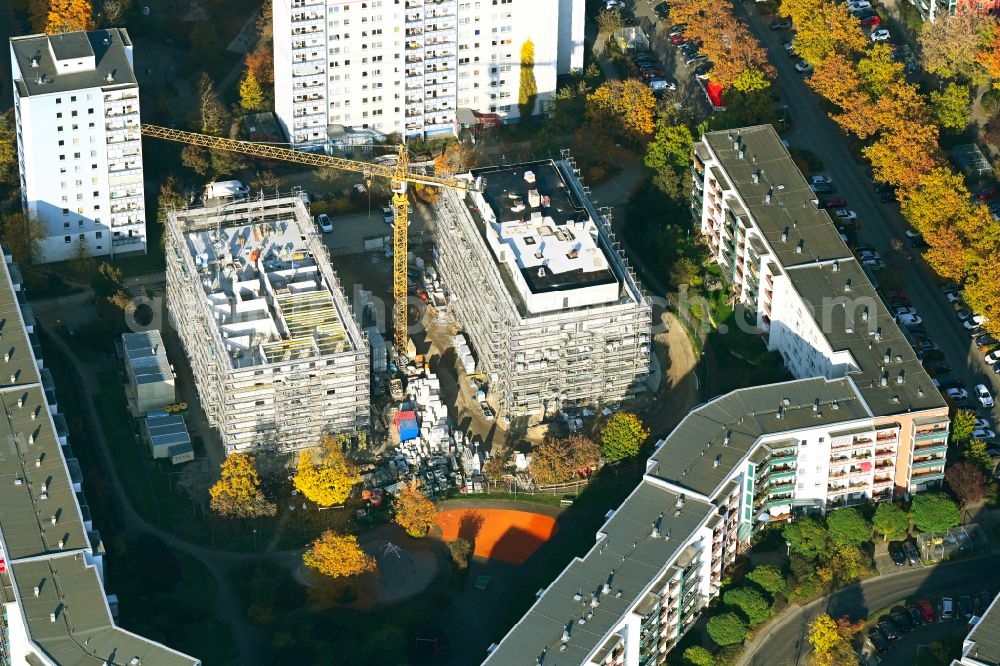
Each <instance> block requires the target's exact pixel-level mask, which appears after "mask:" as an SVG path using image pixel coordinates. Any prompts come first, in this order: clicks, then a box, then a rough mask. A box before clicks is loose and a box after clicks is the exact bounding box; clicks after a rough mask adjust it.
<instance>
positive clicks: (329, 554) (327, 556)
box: [302, 530, 375, 578]
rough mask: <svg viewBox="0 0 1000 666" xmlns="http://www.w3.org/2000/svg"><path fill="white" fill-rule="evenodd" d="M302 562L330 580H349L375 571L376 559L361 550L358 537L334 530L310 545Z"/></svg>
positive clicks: (326, 532) (324, 533) (322, 535)
mask: <svg viewBox="0 0 1000 666" xmlns="http://www.w3.org/2000/svg"><path fill="white" fill-rule="evenodd" d="M302 561H303V562H304V563H305V565H306V566H307V567H309V568H311V569H315V570H316V571H318V572H319V573H321V574H323V575H324V576H329V577H330V578H349V577H351V576H360V575H361V574H364V573H368V572H371V571H374V570H375V559H374V558H373V557H372V556H371V555H369V554H368V553H366V552H365V551H363V550H362V549H361V546H359V545H358V539H357V537H355V536H354V535H353V534H337V533H336V532H334V531H333V530H327V531H325V532H323V534H321V535H320V536H319V538H317V539H316V540H315V541H313V542H312V543H311V544H309V550H307V551H306V552H305V554H303V555H302Z"/></svg>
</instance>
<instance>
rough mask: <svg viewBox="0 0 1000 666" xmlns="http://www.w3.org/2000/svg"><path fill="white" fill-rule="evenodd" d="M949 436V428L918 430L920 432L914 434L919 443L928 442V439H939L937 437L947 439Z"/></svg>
mask: <svg viewBox="0 0 1000 666" xmlns="http://www.w3.org/2000/svg"><path fill="white" fill-rule="evenodd" d="M947 436H948V428H946V427H941V428H929V429H926V430H918V431H916V433H915V434H914V439H916V440H917V441H918V442H920V441H926V440H928V439H934V438H937V437H945V438H946V437H947Z"/></svg>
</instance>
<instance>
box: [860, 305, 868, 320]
mask: <svg viewBox="0 0 1000 666" xmlns="http://www.w3.org/2000/svg"><path fill="white" fill-rule="evenodd" d="M861 321H868V306H867V305H866V306H865V309H864V310H862V311H861Z"/></svg>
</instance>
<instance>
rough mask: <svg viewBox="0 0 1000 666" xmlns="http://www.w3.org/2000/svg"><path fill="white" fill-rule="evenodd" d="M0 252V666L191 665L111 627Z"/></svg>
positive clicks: (74, 473) (42, 379) (81, 509)
mask: <svg viewBox="0 0 1000 666" xmlns="http://www.w3.org/2000/svg"><path fill="white" fill-rule="evenodd" d="M2 254H3V256H2V261H0V333H2V335H3V342H4V350H5V352H4V356H3V359H2V360H0V365H2V366H3V367H2V371H0V414H2V418H0V479H2V480H3V483H0V666H23V665H24V664H32V665H38V666H60V665H65V664H142V665H143V666H198V665H199V664H200V663H201V662H200V661H199V660H198V659H196V658H194V657H189V656H187V655H185V654H181V653H180V652H177V651H175V650H172V649H170V648H168V647H166V646H165V645H162V644H160V643H157V642H155V641H152V640H148V639H146V638H143V637H142V636H138V635H136V634H134V633H132V632H130V631H126V630H125V629H122V628H121V627H118V626H117V625H116V623H115V620H114V618H113V616H112V612H111V604H109V602H108V597H107V595H106V593H105V589H104V543H103V541H102V539H101V535H100V533H99V532H98V531H97V530H95V529H94V523H93V520H92V518H91V515H90V508H89V507H88V505H87V499H86V497H85V496H84V494H83V487H82V486H83V473H82V472H81V470H80V462H79V461H78V460H77V458H76V457H75V456H74V454H73V449H72V448H71V442H70V441H69V435H68V432H67V427H66V420H65V418H64V417H63V416H62V414H60V413H59V405H58V403H57V402H56V395H55V387H54V386H53V385H52V377H51V375H50V374H49V372H48V370H47V369H45V366H44V364H43V360H42V358H41V357H40V356H38V349H39V348H38V341H37V339H36V337H35V332H34V325H33V321H34V318H33V316H32V315H31V307H30V306H29V305H28V304H27V302H26V301H25V297H24V292H23V291H22V288H21V277H20V272H19V271H18V268H17V266H15V265H14V264H12V263H11V257H10V254H9V252H8V251H7V249H6V248H4V249H3V252H2Z"/></svg>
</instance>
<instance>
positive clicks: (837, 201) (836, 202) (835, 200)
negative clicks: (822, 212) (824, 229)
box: [821, 197, 847, 209]
mask: <svg viewBox="0 0 1000 666" xmlns="http://www.w3.org/2000/svg"><path fill="white" fill-rule="evenodd" d="M846 205H847V199H845V198H844V197H831V198H830V199H826V200H824V201H823V203H822V204H821V207H822V208H828V209H829V208H843V207H844V206H846Z"/></svg>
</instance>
